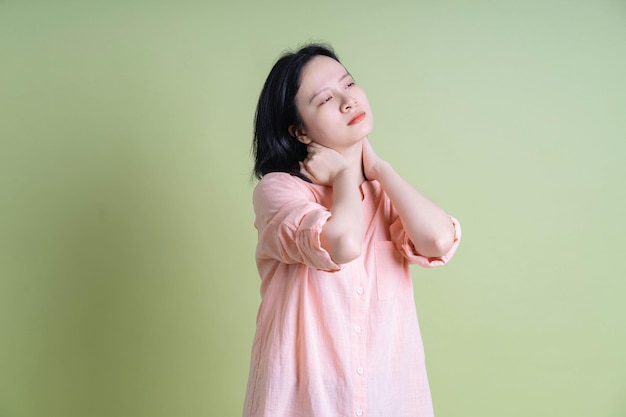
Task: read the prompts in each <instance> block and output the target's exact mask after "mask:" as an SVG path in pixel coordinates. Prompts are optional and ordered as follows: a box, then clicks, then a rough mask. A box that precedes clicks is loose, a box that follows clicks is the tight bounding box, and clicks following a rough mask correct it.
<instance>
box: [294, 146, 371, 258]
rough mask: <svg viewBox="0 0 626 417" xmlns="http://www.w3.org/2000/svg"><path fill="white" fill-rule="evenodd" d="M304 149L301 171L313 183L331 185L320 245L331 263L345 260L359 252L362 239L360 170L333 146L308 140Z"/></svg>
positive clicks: (354, 256)
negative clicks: (330, 198)
mask: <svg viewBox="0 0 626 417" xmlns="http://www.w3.org/2000/svg"><path fill="white" fill-rule="evenodd" d="M307 150H308V152H309V154H308V156H307V158H306V159H305V161H304V163H303V164H302V173H303V174H305V175H306V176H307V177H308V178H310V179H311V180H312V181H313V182H315V183H317V184H321V185H326V186H332V187H333V204H332V207H331V208H330V212H331V217H330V218H329V219H328V221H327V222H326V224H324V227H323V228H322V232H321V234H320V240H321V244H322V247H323V248H324V249H325V250H326V251H327V252H328V253H329V255H330V257H331V259H332V260H333V261H334V262H335V263H338V264H345V263H348V262H350V261H353V260H354V259H356V258H358V257H359V256H360V255H361V246H362V242H363V206H362V203H361V190H360V188H359V181H360V179H361V173H360V172H358V171H357V170H356V169H353V168H351V167H350V166H349V165H348V163H347V162H346V160H345V159H344V157H343V156H342V155H341V154H340V153H339V152H337V151H335V150H333V149H330V148H327V147H324V146H321V145H318V144H316V143H311V144H309V146H308V148H307Z"/></svg>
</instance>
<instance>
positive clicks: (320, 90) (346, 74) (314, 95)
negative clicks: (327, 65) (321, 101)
mask: <svg viewBox="0 0 626 417" xmlns="http://www.w3.org/2000/svg"><path fill="white" fill-rule="evenodd" d="M350 76H351V75H350V73H349V72H346V73H345V74H343V75H342V76H341V77H340V78H339V80H337V82H338V83H340V82H341V81H342V80H343V79H344V78H346V77H350ZM325 90H328V87H327V86H326V87H322V88H320V89H319V90H317V91H316V92H315V94H313V96H312V97H311V100H309V104H311V102H312V101H313V99H314V98H315V97H317V96H318V95H319V94H321V93H322V92H323V91H325Z"/></svg>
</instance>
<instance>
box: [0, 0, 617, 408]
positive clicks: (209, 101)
mask: <svg viewBox="0 0 626 417" xmlns="http://www.w3.org/2000/svg"><path fill="white" fill-rule="evenodd" d="M53 3H56V4H53ZM625 19H626V4H625V3H624V2H623V1H617V0H615V1H609V0H588V1H551V0H550V1H540V0H533V1H513V0H508V1H495V0H492V1H472V2H469V1H460V0H456V1H454V0H446V1H434V0H429V1H403V2H399V1H395V2H394V1H386V2H382V1H367V0H363V1H348V0H345V1H341V0H339V1H330V0H329V1H315V2H297V1H286V0H285V1H276V0H271V1H252V0H249V1H221V2H215V1H213V2H211V1H205V2H201V1H195V2H194V1H187V0H184V1H173V0H172V1H155V2H150V1H146V0H144V1H140V0H138V1H124V2H121V1H120V2H108V1H100V2H86V1H82V2H81V1H75V2H69V1H65V2H47V3H45V2H41V3H40V4H35V3H30V4H29V2H26V1H24V2H19V1H17V0H15V1H12V0H5V1H1V2H0V139H1V146H0V416H1V417H40V416H41V417H73V416H76V417H114V416H115V417H117V416H119V417H122V416H123V417H139V416H146V417H148V416H150V417H161V416H162V417H178V416H180V417H195V416H216V417H217V416H220V417H221V416H238V415H240V413H241V407H242V401H243V395H244V390H245V383H246V378H247V371H248V368H247V367H248V361H249V352H250V345H251V342H252V336H253V332H254V321H255V315H256V310H257V306H258V303H259V295H258V294H259V280H258V276H257V273H256V270H255V265H254V248H255V237H256V236H255V231H254V229H253V226H252V222H253V216H252V210H251V204H250V201H251V192H252V187H253V186H254V183H253V182H251V181H250V169H251V158H250V153H249V151H250V142H251V125H252V118H253V114H254V110H255V101H256V98H257V96H258V93H259V91H260V89H261V86H262V83H263V81H264V78H265V76H266V75H267V73H268V71H269V69H270V67H271V65H272V63H273V62H274V60H275V59H276V58H277V57H278V55H279V54H280V52H281V51H283V50H284V49H286V48H290V47H296V46H298V45H299V44H301V43H302V42H305V41H307V40H327V41H329V42H331V43H332V44H333V45H334V46H335V48H336V50H337V52H338V53H339V55H340V57H341V58H342V59H343V61H344V64H346V66H347V67H348V68H349V69H350V71H351V72H353V73H354V75H355V76H356V78H357V80H358V81H359V82H360V83H361V84H362V85H363V86H364V88H365V89H366V91H367V92H368V94H369V98H370V101H371V103H372V106H373V109H374V112H375V117H376V127H375V129H374V132H373V133H372V135H371V137H370V139H371V141H372V143H373V145H374V147H375V149H377V150H378V152H379V153H380V154H381V155H382V156H383V157H385V158H387V159H388V160H390V161H391V162H393V164H394V165H395V166H396V168H397V170H399V171H400V172H401V173H402V174H404V175H405V176H406V177H407V178H408V179H409V180H410V181H411V182H412V183H414V184H415V185H416V186H417V187H418V188H419V189H421V190H422V191H423V192H424V193H425V194H427V195H428V196H430V197H431V198H433V199H434V200H435V201H437V202H439V203H440V204H441V205H443V206H444V207H445V208H446V209H447V210H448V211H449V212H451V213H452V214H454V215H455V216H457V217H458V218H459V219H460V221H461V223H462V225H463V226H464V229H463V230H464V241H463V243H462V245H461V247H460V249H459V252H458V253H457V256H456V258H455V259H454V261H453V262H452V263H451V264H450V265H449V266H447V267H445V268H441V269H438V270H424V269H417V268H416V269H413V273H414V278H415V279H414V281H415V288H416V300H417V301H418V312H419V315H420V319H421V323H422V329H423V334H424V338H425V346H426V351H427V356H428V366H429V373H430V378H431V384H432V391H433V397H434V402H435V409H436V412H437V416H438V417H461V416H468V417H477V416H480V417H502V416H507V417H522V416H523V417H527V416H546V417H555V416H567V417H578V416H580V417H582V416H594V417H623V416H625V415H626V399H625V398H626V397H625V396H624V394H625V392H626V359H625V356H624V352H626V323H625V321H626V306H625V303H624V298H626V297H625V292H626V283H625V281H626V267H625V264H624V248H625V245H624V243H623V236H624V234H625V233H626V224H625V221H624V218H623V215H624V212H625V211H626V198H625V197H626V196H625V191H624V188H625V179H626V168H625V164H624V162H623V159H624V156H626V145H625V143H626V117H625V116H624V114H625V113H626V81H625V80H626V77H625V74H626V26H625V25H624V21H625ZM377 417H388V416H377ZM389 417H391V416H389Z"/></svg>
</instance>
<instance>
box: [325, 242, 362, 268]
mask: <svg viewBox="0 0 626 417" xmlns="http://www.w3.org/2000/svg"><path fill="white" fill-rule="evenodd" d="M359 256H361V242H357V241H355V240H354V239H349V238H345V239H340V240H339V241H338V242H337V243H336V244H335V245H334V247H333V250H332V252H331V253H330V257H331V258H332V260H333V261H334V262H335V263H337V264H347V263H348V262H352V261H354V260H355V259H357V258H358V257H359Z"/></svg>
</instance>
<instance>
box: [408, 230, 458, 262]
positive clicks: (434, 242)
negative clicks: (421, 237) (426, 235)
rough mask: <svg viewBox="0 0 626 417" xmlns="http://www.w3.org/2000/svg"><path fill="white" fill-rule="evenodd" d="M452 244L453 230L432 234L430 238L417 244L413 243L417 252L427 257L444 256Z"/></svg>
mask: <svg viewBox="0 0 626 417" xmlns="http://www.w3.org/2000/svg"><path fill="white" fill-rule="evenodd" d="M453 245H454V230H452V232H451V233H449V234H448V233H446V234H441V235H439V236H434V237H432V238H431V239H429V240H427V241H425V242H420V243H419V246H418V245H416V244H415V242H414V243H413V247H415V250H416V251H417V253H419V254H420V255H422V256H425V257H427V258H441V257H443V256H445V255H446V254H447V253H448V252H450V249H452V246H453Z"/></svg>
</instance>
